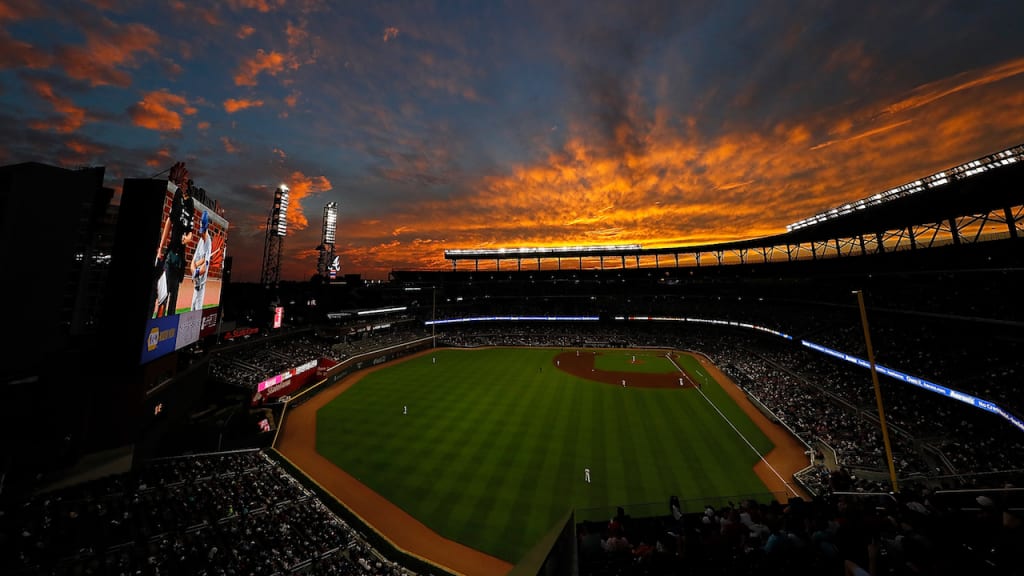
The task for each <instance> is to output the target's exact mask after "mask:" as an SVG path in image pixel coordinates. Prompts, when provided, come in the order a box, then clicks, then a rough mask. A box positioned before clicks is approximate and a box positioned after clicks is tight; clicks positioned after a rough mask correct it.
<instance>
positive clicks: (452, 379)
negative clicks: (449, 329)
mask: <svg viewBox="0 0 1024 576" xmlns="http://www.w3.org/2000/svg"><path fill="white" fill-rule="evenodd" d="M559 352H560V350H558V349H529V348H507V349H501V348H497V349H483V350H437V351H435V352H432V353H431V354H427V355H424V356H419V357H416V358H413V359H410V360H407V361H402V362H399V363H396V364H393V365H390V366H388V367H386V368H384V369H382V370H379V371H376V372H373V373H371V374H367V375H365V376H364V377H363V379H362V380H360V381H359V382H357V383H356V384H355V385H354V386H352V388H350V389H349V390H347V391H346V392H345V393H343V394H341V395H339V396H338V397H337V398H336V399H334V400H333V401H332V402H330V403H329V404H327V405H326V406H324V407H323V408H321V409H320V411H319V412H318V413H317V440H316V442H317V450H318V452H320V453H321V454H322V455H324V456H325V457H327V458H328V459H330V460H331V461H333V462H334V463H335V464H337V465H338V466H339V467H341V468H343V469H345V470H346V471H347V472H349V473H350V474H352V475H353V476H355V477H356V478H357V479H359V480H360V481H362V482H363V483H365V484H366V485H368V486H370V487H371V488H373V489H374V490H375V491H377V492H378V493H380V494H381V495H383V496H384V497H386V498H387V499H388V500H390V501H391V502H393V503H395V504H396V505H398V506H399V507H401V508H402V509H404V510H405V511H406V512H408V513H409V514H411V515H412V516H415V517H416V518H418V519H419V520H420V521H421V522H423V523H424V524H425V525H427V526H429V527H430V528H432V529H433V530H435V531H436V532H438V533H440V534H441V535H443V536H445V537H447V538H449V539H452V540H456V541H458V542H461V543H463V544H465V545H467V546H470V547H472V548H475V549H478V550H481V551H483V552H486V553H488V554H490V555H493V556H496V557H498V558H502V559H504V560H506V561H509V562H511V563H516V562H517V561H518V560H519V559H520V557H521V556H522V555H523V554H524V553H525V552H526V551H527V550H529V548H530V547H531V546H532V545H533V544H534V543H535V542H536V541H537V540H538V539H539V538H541V537H542V536H543V535H544V534H545V533H546V532H547V531H548V530H549V529H550V528H551V527H552V524H553V523H554V522H556V521H557V520H559V519H560V518H561V517H562V516H563V515H564V514H565V512H566V510H568V509H569V508H570V507H575V508H576V509H577V510H578V512H580V513H581V515H583V516H585V515H586V514H585V511H586V510H592V511H600V512H594V513H595V514H600V518H601V519H603V518H605V517H606V516H605V512H604V511H605V510H608V509H610V510H612V511H614V507H615V506H618V505H623V506H628V505H630V504H632V503H655V504H656V506H657V503H663V504H664V505H663V506H657V511H656V513H657V514H663V513H667V510H668V499H669V496H670V495H673V494H674V495H678V496H679V497H680V499H682V500H684V501H685V500H690V499H699V498H704V497H711V496H720V495H736V494H764V493H767V492H768V490H767V488H765V486H764V484H763V483H762V482H761V481H760V480H759V479H758V477H757V475H756V474H755V473H754V472H753V466H754V464H755V463H756V462H757V461H758V460H759V458H758V455H757V454H755V453H754V451H753V450H751V448H750V446H748V445H747V443H746V442H744V441H743V440H742V439H741V438H740V437H739V435H738V434H737V432H736V431H735V430H733V428H732V427H730V426H729V424H728V423H726V422H725V421H724V419H723V417H722V415H720V414H719V413H718V411H716V410H715V409H714V408H713V407H712V406H711V405H710V404H709V401H710V402H713V403H714V404H715V405H716V406H717V407H718V410H720V411H721V412H722V414H724V415H725V417H726V418H728V419H729V420H730V421H731V422H732V423H733V425H734V426H736V428H737V429H738V430H739V431H740V433H742V434H743V435H744V436H745V437H746V439H747V440H748V441H749V442H750V443H751V444H752V445H753V446H754V447H755V448H757V450H758V451H759V452H761V453H762V454H766V453H767V452H769V451H770V450H771V449H772V447H773V446H772V444H771V441H770V440H769V439H768V438H767V437H766V436H765V435H764V434H763V433H762V432H761V431H760V429H759V428H758V427H757V426H756V425H755V424H754V423H753V422H751V421H750V420H749V418H747V416H746V415H745V414H744V413H743V411H742V409H740V408H739V407H738V406H737V405H736V404H735V403H734V402H732V400H731V398H730V397H729V395H728V394H727V393H726V392H725V391H724V390H722V389H721V388H720V387H719V386H718V384H717V383H716V382H714V380H712V379H711V378H710V377H708V376H707V372H706V371H704V380H703V381H702V380H701V377H700V375H699V374H694V372H693V370H695V369H696V370H703V369H702V368H700V366H699V364H698V363H697V362H696V361H695V360H693V359H692V358H691V357H689V356H686V355H684V356H681V357H680V358H679V359H677V362H678V363H679V364H680V366H683V367H684V369H686V370H688V371H690V373H691V377H693V378H694V380H695V381H699V382H701V383H702V387H701V391H700V392H703V395H702V394H701V393H700V392H698V391H697V390H693V389H684V388H672V389H642V388H622V387H619V386H611V385H608V384H603V383H599V382H594V381H589V380H584V379H580V378H577V377H575V376H572V375H570V374H568V373H566V372H563V371H561V370H559V369H557V368H556V367H555V366H554V357H555V356H556V355H557V354H558V353H559ZM616 353H617V351H602V352H601V355H608V356H609V357H610V356H611V355H612V354H616ZM618 353H621V354H624V355H626V356H625V360H624V362H623V365H631V366H633V368H624V367H623V366H618V367H614V368H613V367H609V368H606V369H615V370H626V369H636V368H637V367H644V366H646V367H650V366H652V365H654V364H655V362H654V361H653V360H657V359H658V358H654V359H645V362H644V363H641V364H632V362H631V358H630V356H631V355H632V352H631V351H630V352H626V351H622V352H618ZM627 354H628V355H627ZM433 358H436V363H435V362H434V361H433V360H432V359H433ZM617 361H618V360H616V362H617ZM660 361H661V367H660V368H659V369H658V371H664V372H671V371H674V370H675V367H674V366H673V365H672V364H671V363H670V362H668V360H666V359H665V358H664V357H663V356H662V357H660ZM705 396H706V398H705ZM405 407H408V414H403V409H404V408H405ZM584 468H589V469H590V471H591V483H589V484H588V483H586V482H584V474H583V470H584ZM577 519H578V520H579V519H583V518H580V517H578V518H577ZM592 519H599V518H592Z"/></svg>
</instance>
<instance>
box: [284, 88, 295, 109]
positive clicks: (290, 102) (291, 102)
mask: <svg viewBox="0 0 1024 576" xmlns="http://www.w3.org/2000/svg"><path fill="white" fill-rule="evenodd" d="M298 102H299V93H298V92H292V93H291V94H289V95H287V96H285V97H284V103H285V105H287V106H288V107H289V108H295V105H296V104H298Z"/></svg>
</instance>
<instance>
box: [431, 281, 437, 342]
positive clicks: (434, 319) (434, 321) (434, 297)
mask: <svg viewBox="0 0 1024 576" xmlns="http://www.w3.org/2000/svg"><path fill="white" fill-rule="evenodd" d="M430 297H431V300H433V302H432V303H431V306H430V347H431V348H437V286H436V285H435V286H431V287H430Z"/></svg>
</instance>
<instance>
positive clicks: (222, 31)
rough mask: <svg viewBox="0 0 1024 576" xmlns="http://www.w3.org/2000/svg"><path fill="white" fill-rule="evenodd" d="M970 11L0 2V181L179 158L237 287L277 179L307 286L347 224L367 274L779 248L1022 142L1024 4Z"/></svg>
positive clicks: (308, 0) (286, 252)
mask: <svg viewBox="0 0 1024 576" xmlns="http://www.w3.org/2000/svg"><path fill="white" fill-rule="evenodd" d="M954 8H955V6H953V5H946V4H941V3H940V4H935V5H933V6H929V9H928V10H914V9H908V8H907V7H906V6H902V5H900V4H899V3H892V2H880V1H869V2H867V3H858V4H857V5H856V6H854V5H850V6H846V5H844V4H841V3H830V4H820V3H818V4H816V3H813V2H812V3H802V4H793V3H784V2H768V3H750V2H748V3H745V4H740V5H732V4H723V3H716V2H706V1H703V2H678V1H673V0H650V1H646V2H642V3H629V2H612V3H608V2H598V3H594V2H589V3H579V2H560V1H555V2H549V1H544V2H540V1H534V2H511V3H506V2H498V3H487V2H485V3H480V2H461V3H451V2H414V3H405V2H392V1H390V0H386V1H383V2H368V3H367V2H349V3H339V2H329V1H323V0H288V1H285V0H228V1H227V2H221V3H212V4H202V5H193V4H192V3H188V2H184V1H182V0H170V1H169V2H166V3H138V2H127V1H124V0H91V1H90V2H85V3H82V2H66V1H55V0H36V1H33V2H29V1H27V0H0V103H2V106H0V158H2V159H3V160H4V161H6V162H23V161H41V162H53V163H60V164H71V165H74V164H82V163H90V164H97V165H105V166H106V167H107V172H106V174H107V179H108V181H109V182H108V185H111V186H113V187H117V186H119V182H120V180H122V179H123V178H126V177H147V176H150V175H152V174H154V173H158V172H160V171H161V170H164V169H165V168H166V167H167V166H169V165H170V164H171V163H173V162H174V161H177V160H183V161H187V162H188V163H189V167H190V170H192V171H193V172H194V173H195V174H196V176H197V180H201V181H202V183H203V186H204V187H205V188H206V189H207V191H208V193H209V194H210V195H211V197H212V198H215V199H217V200H218V201H219V202H220V203H221V204H222V206H223V207H224V209H225V213H226V217H228V219H229V220H230V221H231V234H230V239H229V242H230V245H231V252H232V254H233V255H234V256H235V258H234V265H235V272H236V274H235V275H234V278H235V279H237V280H238V281H241V282H247V281H252V280H255V278H257V277H258V274H259V268H260V265H261V262H260V258H259V255H260V254H262V249H263V242H264V241H265V233H266V230H265V227H266V220H267V213H268V210H269V208H270V204H271V197H272V193H273V190H274V188H275V187H276V186H277V185H278V184H279V183H282V182H284V183H286V184H288V185H289V186H291V188H292V205H291V210H290V212H291V214H290V216H289V221H290V229H289V238H288V241H287V242H286V243H285V244H284V249H283V254H282V277H283V278H288V279H304V278H308V277H309V275H310V274H311V273H312V272H313V270H315V257H316V250H315V247H316V246H317V244H318V243H319V234H320V221H319V219H320V218H321V217H322V207H323V204H325V203H327V202H337V203H338V205H339V206H340V208H341V210H340V218H341V221H340V222H339V226H338V230H339V239H338V244H337V249H338V253H339V254H340V255H341V256H342V261H343V271H344V272H347V273H356V274H363V275H365V276H366V277H370V278H386V277H387V274H388V271H389V270H391V269H398V268H402V269H412V268H436V269H440V268H449V267H450V265H451V263H450V262H447V261H445V260H444V257H443V251H444V249H445V248H470V247H503V246H506V247H507V246H523V245H530V246H565V245H577V244H595V243H601V244H605V243H638V244H642V245H643V246H647V247H657V246H674V245H685V244H693V243H702V242H714V241H721V240H737V239H742V238H750V237H752V236H760V235H769V234H778V233H780V232H782V231H784V230H785V226H786V225H787V224H789V223H791V222H794V221H796V220H799V219H802V218H805V217H807V216H810V215H813V214H815V213H817V212H820V211H822V210H827V209H829V208H832V207H835V206H838V205H841V204H843V203H846V202H850V201H852V200H856V199H858V198H863V197H866V196H870V195H871V194H874V193H876V192H878V191H880V190H885V189H888V188H891V187H893V186H898V185H900V184H902V183H905V182H908V181H912V180H914V179H916V178H918V177H921V176H922V175H926V174H930V173H933V172H936V171H938V170H941V169H944V168H947V167H950V166H953V165H956V164H959V163H961V162H964V161H967V160H970V159H973V158H976V157H979V156H982V155H985V154H989V153H992V152H994V151H997V150H1001V149H1003V148H1006V147H1009V146H1012V145H1016V144H1020V143H1022V142H1024V136H1022V134H1024V73H1022V72H1024V44H1022V43H1020V42H1019V41H1018V37H1019V30H1018V28H1019V22H1021V21H1024V4H1020V3H1012V2H1011V3H1006V2H1003V3H984V2H983V3H976V5H972V7H971V10H970V11H969V12H970V15H969V16H970V17H969V18H965V16H964V14H965V13H964V11H963V10H957V9H954ZM935 30H943V34H934V31H935ZM894 38H896V39H898V40H899V41H898V42H897V41H894V40H893V39H894ZM139 128H145V129H139ZM285 151H286V152H287V153H285Z"/></svg>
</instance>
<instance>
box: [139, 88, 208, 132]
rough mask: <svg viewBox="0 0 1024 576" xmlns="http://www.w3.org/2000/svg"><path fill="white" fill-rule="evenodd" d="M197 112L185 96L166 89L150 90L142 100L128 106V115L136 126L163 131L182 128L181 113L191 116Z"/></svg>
mask: <svg viewBox="0 0 1024 576" xmlns="http://www.w3.org/2000/svg"><path fill="white" fill-rule="evenodd" d="M196 112H197V110H196V109H195V108H194V107H192V106H189V105H188V102H187V101H186V100H185V97H184V96H179V95H177V94H171V93H170V92H165V91H154V92H148V93H146V94H145V95H143V97H142V100H141V101H139V102H137V103H135V104H133V105H132V106H131V107H129V108H128V115H129V116H130V117H131V119H132V123H134V124H135V125H136V126H139V127H141V128H148V129H150V130H157V131H161V132H167V131H170V132H177V131H179V130H181V115H182V114H185V115H187V116H190V115H192V114H195V113H196Z"/></svg>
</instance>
